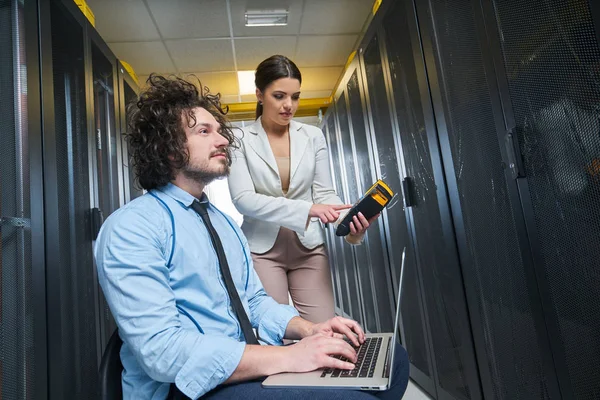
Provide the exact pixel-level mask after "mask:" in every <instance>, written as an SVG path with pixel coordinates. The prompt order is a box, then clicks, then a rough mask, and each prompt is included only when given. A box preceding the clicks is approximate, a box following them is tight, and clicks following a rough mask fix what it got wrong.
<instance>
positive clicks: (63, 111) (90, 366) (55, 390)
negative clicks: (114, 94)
mask: <svg viewBox="0 0 600 400" xmlns="http://www.w3.org/2000/svg"><path fill="white" fill-rule="evenodd" d="M40 6H41V7H40V9H41V12H40V15H41V21H40V22H41V24H42V25H41V32H42V63H43V64H42V82H43V83H44V87H43V90H44V92H43V96H44V99H43V109H44V117H45V121H44V124H45V129H44V143H45V146H44V160H45V165H44V182H45V184H44V189H45V194H44V199H45V215H46V247H47V254H46V263H47V277H48V279H47V285H48V287H47V291H48V310H49V313H48V343H49V345H48V355H49V364H48V371H49V397H51V398H81V397H89V396H92V393H97V390H98V386H97V365H98V364H97V362H98V347H99V344H100V343H99V336H98V332H97V327H98V320H97V318H98V312H97V310H98V289H97V282H96V276H95V270H94V268H93V254H92V246H91V243H92V242H91V241H92V229H91V227H92V222H91V221H92V214H91V212H90V207H91V204H92V200H93V196H94V187H93V186H94V184H93V177H92V175H91V171H92V168H93V165H92V154H91V148H92V147H91V144H92V143H93V136H90V135H89V130H88V126H87V125H88V121H89V116H90V115H91V112H92V108H91V104H90V103H89V95H90V94H91V93H90V87H89V86H88V85H87V82H89V81H90V76H89V71H88V70H87V69H86V53H87V52H88V51H89V45H88V44H86V40H85V26H86V25H85V21H84V17H83V15H81V14H80V15H77V14H76V13H72V12H71V11H70V10H69V9H68V8H67V7H66V6H65V5H64V4H62V3H60V2H58V1H51V2H43V3H41V4H40ZM75 8H76V6H75ZM91 141H92V143H90V142H91Z"/></svg>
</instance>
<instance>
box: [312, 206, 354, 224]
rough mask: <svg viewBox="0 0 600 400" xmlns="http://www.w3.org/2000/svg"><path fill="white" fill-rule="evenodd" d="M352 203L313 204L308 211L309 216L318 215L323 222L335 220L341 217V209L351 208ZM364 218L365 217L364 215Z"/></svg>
mask: <svg viewBox="0 0 600 400" xmlns="http://www.w3.org/2000/svg"><path fill="white" fill-rule="evenodd" d="M351 207H352V205H351V204H341V205H333V204H313V205H312V207H311V208H310V212H309V213H308V216H309V218H314V217H318V218H319V219H320V220H321V222H322V223H324V224H327V223H329V222H335V221H337V220H338V218H339V217H340V210H345V209H347V208H351ZM363 218H364V217H363Z"/></svg>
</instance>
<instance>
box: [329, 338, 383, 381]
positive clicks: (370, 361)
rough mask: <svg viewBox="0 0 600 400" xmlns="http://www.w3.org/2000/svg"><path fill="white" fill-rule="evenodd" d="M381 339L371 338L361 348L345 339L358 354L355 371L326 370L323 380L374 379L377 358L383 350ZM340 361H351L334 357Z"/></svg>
mask: <svg viewBox="0 0 600 400" xmlns="http://www.w3.org/2000/svg"><path fill="white" fill-rule="evenodd" d="M382 339H383V338H381V337H369V338H366V339H365V342H364V343H363V344H362V345H360V346H359V347H356V346H354V344H353V343H352V342H351V341H350V339H345V340H346V342H348V344H350V346H352V347H354V350H356V352H357V356H358V357H357V360H356V364H355V367H354V369H353V370H348V369H339V368H326V369H324V370H323V372H322V373H321V378H372V377H373V373H374V371H375V365H377V356H378V354H379V350H380V349H381V342H382ZM333 357H335V358H337V359H338V360H342V361H350V360H348V359H347V358H346V357H342V356H339V355H338V356H333Z"/></svg>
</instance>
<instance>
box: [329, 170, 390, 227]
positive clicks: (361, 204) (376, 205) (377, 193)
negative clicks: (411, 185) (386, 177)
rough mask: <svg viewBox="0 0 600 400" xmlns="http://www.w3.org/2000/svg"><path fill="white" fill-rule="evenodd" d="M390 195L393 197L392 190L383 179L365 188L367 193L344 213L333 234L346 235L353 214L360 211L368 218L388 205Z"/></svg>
mask: <svg viewBox="0 0 600 400" xmlns="http://www.w3.org/2000/svg"><path fill="white" fill-rule="evenodd" d="M392 197H394V192H392V190H391V189H390V187H389V186H388V185H387V184H386V183H385V182H384V181H382V180H381V179H379V180H378V181H377V182H375V184H373V186H371V187H370V188H369V190H367V193H365V195H364V196H363V197H361V198H360V199H359V200H358V201H357V202H356V203H354V205H353V206H352V208H351V209H350V211H348V214H346V216H345V217H344V219H342V221H341V222H340V223H339V225H338V226H337V229H336V230H335V234H336V235H337V236H346V235H347V234H349V233H350V222H352V218H353V217H354V216H355V215H357V214H358V213H359V212H361V213H362V214H363V215H364V216H365V218H366V219H369V218H371V217H373V216H374V215H376V214H377V213H379V212H381V210H383V208H384V207H385V206H387V205H388V203H389V202H390V200H391V199H392Z"/></svg>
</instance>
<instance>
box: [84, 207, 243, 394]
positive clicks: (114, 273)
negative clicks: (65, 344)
mask: <svg viewBox="0 0 600 400" xmlns="http://www.w3.org/2000/svg"><path fill="white" fill-rule="evenodd" d="M122 211H123V212H121V211H118V212H117V213H115V214H114V215H113V216H111V217H109V218H108V219H107V221H106V222H105V224H104V226H103V228H102V230H101V232H100V235H99V237H98V240H97V242H96V247H95V258H96V264H97V266H98V276H99V282H100V285H101V287H102V290H103V292H104V295H105V297H106V300H107V302H108V304H109V306H110V309H111V311H112V314H113V316H114V317H115V320H116V322H117V326H118V327H119V334H120V336H121V338H122V339H123V341H125V342H126V343H127V344H128V345H129V346H128V347H129V348H131V351H132V353H133V355H134V356H135V358H136V360H137V361H138V363H139V364H140V366H141V367H142V368H143V370H144V371H145V372H146V373H147V374H148V376H150V378H152V379H154V380H155V381H158V382H175V384H176V385H177V387H178V388H179V390H181V391H182V392H183V393H184V394H185V395H186V396H188V397H190V398H192V399H195V398H198V397H200V396H202V395H203V394H204V393H206V392H208V391H210V390H211V389H213V388H214V387H216V386H217V385H219V384H220V383H222V382H224V381H225V380H227V379H228V378H229V376H231V374H232V373H233V371H235V369H236V368H237V366H238V364H239V362H240V360H241V358H242V354H243V352H244V348H245V343H242V342H238V341H236V340H235V339H232V338H229V337H226V336H217V335H205V334H203V333H201V332H200V331H197V330H189V329H186V328H184V327H183V326H182V323H181V321H180V314H179V311H178V309H177V306H176V303H175V296H174V294H173V291H172V289H171V286H170V285H169V269H168V267H167V261H166V260H167V257H166V255H167V254H168V253H169V251H170V248H167V245H166V243H167V238H168V237H169V236H168V235H169V233H168V232H167V230H166V229H165V226H166V224H165V221H164V219H163V218H161V216H160V215H158V214H155V215H153V214H152V213H151V212H149V211H148V210H146V209H145V210H143V211H142V210H132V209H127V208H125V209H123V210H122Z"/></svg>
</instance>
